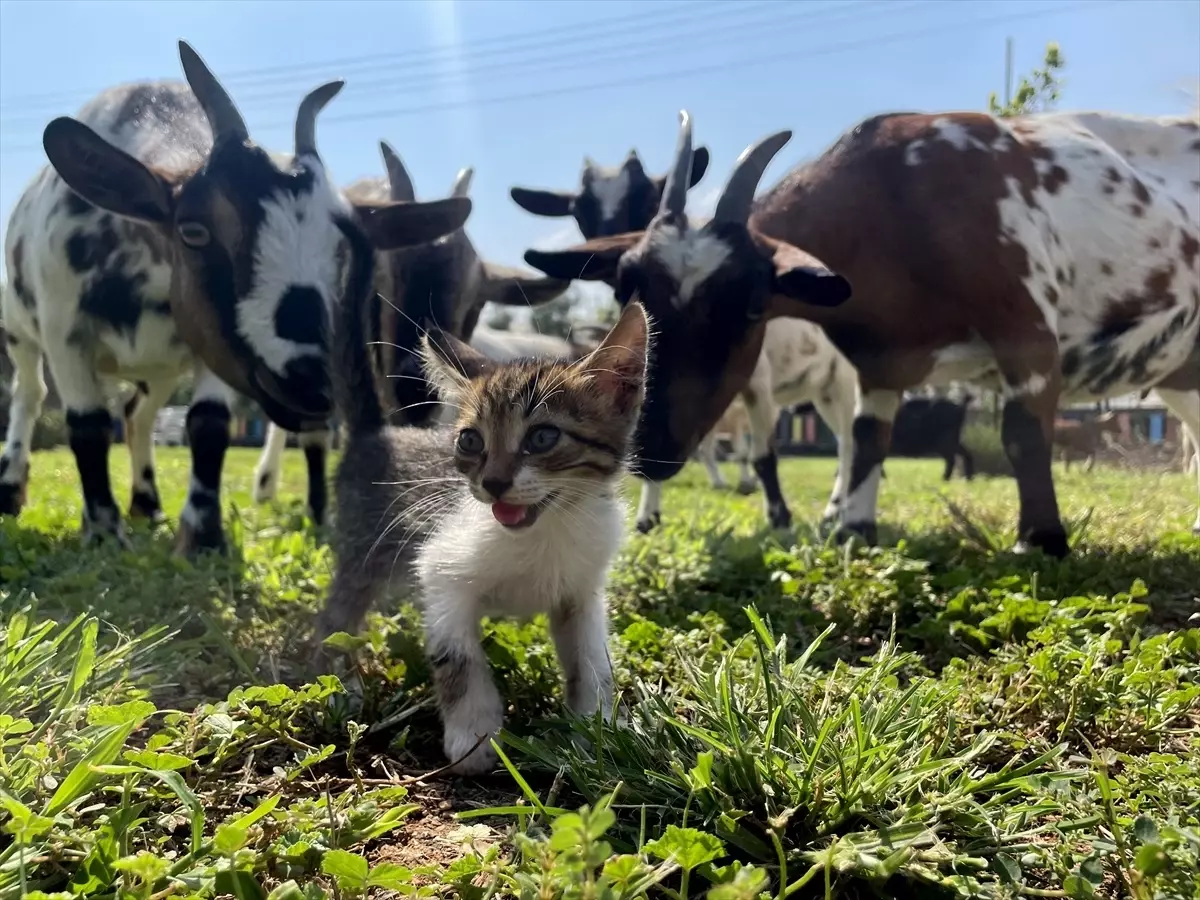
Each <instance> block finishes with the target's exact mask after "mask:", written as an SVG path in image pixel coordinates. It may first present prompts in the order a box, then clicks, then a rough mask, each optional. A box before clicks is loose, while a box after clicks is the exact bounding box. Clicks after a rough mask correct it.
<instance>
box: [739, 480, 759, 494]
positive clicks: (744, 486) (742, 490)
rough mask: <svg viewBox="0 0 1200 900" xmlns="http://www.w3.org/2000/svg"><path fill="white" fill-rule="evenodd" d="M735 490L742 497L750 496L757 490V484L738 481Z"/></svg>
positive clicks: (755, 482)
mask: <svg viewBox="0 0 1200 900" xmlns="http://www.w3.org/2000/svg"><path fill="white" fill-rule="evenodd" d="M736 490H737V492H738V493H739V494H741V495H742V496H743V497H746V496H749V495H750V494H753V493H754V492H755V491H757V490H758V482H757V481H739V482H738V486H737V489H736Z"/></svg>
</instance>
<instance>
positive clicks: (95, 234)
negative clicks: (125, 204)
mask: <svg viewBox="0 0 1200 900" xmlns="http://www.w3.org/2000/svg"><path fill="white" fill-rule="evenodd" d="M119 244H120V238H119V237H118V236H117V232H116V230H115V229H114V228H113V225H112V217H111V216H105V217H103V218H102V219H100V220H99V221H97V222H96V223H95V226H94V227H85V228H80V229H78V230H76V231H74V232H72V233H71V236H70V237H69V238H67V248H66V249H67V262H69V263H70V264H71V268H72V269H74V270H75V271H76V272H78V273H80V274H82V273H84V272H87V271H88V270H90V269H99V268H103V267H105V266H106V264H107V263H108V261H109V260H110V259H111V258H112V257H113V255H114V254H115V253H116V251H117V247H118V246H119ZM124 262H125V259H124V256H123V255H122V256H121V257H120V258H119V259H117V260H116V261H115V265H114V268H117V269H121V268H124Z"/></svg>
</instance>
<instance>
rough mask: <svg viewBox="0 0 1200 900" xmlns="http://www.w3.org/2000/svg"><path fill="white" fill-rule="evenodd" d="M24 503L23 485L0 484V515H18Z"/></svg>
mask: <svg viewBox="0 0 1200 900" xmlns="http://www.w3.org/2000/svg"><path fill="white" fill-rule="evenodd" d="M24 505H25V486H24V485H22V484H0V516H18V515H20V514H21V507H22V506H24Z"/></svg>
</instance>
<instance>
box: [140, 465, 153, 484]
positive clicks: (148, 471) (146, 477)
mask: <svg viewBox="0 0 1200 900" xmlns="http://www.w3.org/2000/svg"><path fill="white" fill-rule="evenodd" d="M142 481H143V482H145V483H146V484H154V469H152V468H150V466H145V467H143V468H142Z"/></svg>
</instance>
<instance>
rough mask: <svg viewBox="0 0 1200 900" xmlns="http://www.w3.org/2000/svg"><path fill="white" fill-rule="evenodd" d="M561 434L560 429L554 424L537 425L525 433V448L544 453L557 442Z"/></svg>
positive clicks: (531, 451) (529, 450)
mask: <svg viewBox="0 0 1200 900" xmlns="http://www.w3.org/2000/svg"><path fill="white" fill-rule="evenodd" d="M561 435H562V431H560V430H559V429H558V428H557V427H556V426H554V425H538V426H537V427H536V428H531V429H529V434H527V435H525V449H526V450H527V451H528V452H530V453H545V452H546V451H547V450H549V449H550V448H552V447H553V446H554V445H555V444H557V443H558V439H559V437H560V436H561Z"/></svg>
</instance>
